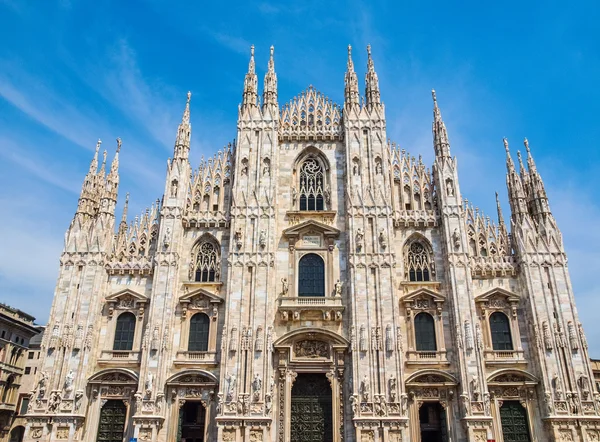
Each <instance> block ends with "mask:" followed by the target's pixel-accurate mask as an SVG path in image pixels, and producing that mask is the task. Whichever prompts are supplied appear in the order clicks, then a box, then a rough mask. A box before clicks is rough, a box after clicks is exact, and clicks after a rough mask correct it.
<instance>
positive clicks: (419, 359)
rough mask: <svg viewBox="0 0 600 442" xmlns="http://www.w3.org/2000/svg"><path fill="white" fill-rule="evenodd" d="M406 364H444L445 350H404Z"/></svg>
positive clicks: (445, 361)
mask: <svg viewBox="0 0 600 442" xmlns="http://www.w3.org/2000/svg"><path fill="white" fill-rule="evenodd" d="M406 356H407V363H408V364H415V365H418V364H446V363H448V360H447V359H446V351H445V350H444V351H414V350H409V351H407V352H406Z"/></svg>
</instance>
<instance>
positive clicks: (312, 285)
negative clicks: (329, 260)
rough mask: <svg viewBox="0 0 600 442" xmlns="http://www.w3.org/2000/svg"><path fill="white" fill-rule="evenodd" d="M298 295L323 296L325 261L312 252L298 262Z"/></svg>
mask: <svg viewBox="0 0 600 442" xmlns="http://www.w3.org/2000/svg"><path fill="white" fill-rule="evenodd" d="M298 296H325V263H324V262H323V258H321V257H320V256H319V255H316V254H314V253H310V254H308V255H304V256H303V257H302V258H301V259H300V262H299V263H298Z"/></svg>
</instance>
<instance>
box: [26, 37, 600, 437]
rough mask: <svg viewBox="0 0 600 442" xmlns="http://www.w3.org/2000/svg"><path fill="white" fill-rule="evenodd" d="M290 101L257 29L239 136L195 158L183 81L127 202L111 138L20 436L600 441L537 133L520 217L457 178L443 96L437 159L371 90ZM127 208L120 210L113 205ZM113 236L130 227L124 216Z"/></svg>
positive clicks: (518, 203) (522, 166)
mask: <svg viewBox="0 0 600 442" xmlns="http://www.w3.org/2000/svg"><path fill="white" fill-rule="evenodd" d="M344 92H345V93H344V104H343V106H338V105H337V104H335V103H333V102H332V101H331V100H330V99H328V98H327V97H326V96H324V95H323V94H322V93H320V92H318V91H317V90H316V89H315V88H313V87H312V86H310V87H309V88H308V89H307V90H306V91H305V92H303V93H301V94H300V95H299V96H298V97H295V98H294V99H293V100H291V101H290V102H289V103H286V104H285V105H282V106H280V105H279V103H278V97H277V77H276V74H275V64H274V58H273V48H272V47H271V56H270V60H269V65H268V71H267V73H266V75H265V78H264V88H263V93H262V100H259V98H258V78H257V75H256V74H255V62H254V48H252V51H251V58H250V64H249V69H248V73H247V74H246V76H245V80H244V91H243V97H242V103H241V105H240V107H239V114H238V123H237V137H236V141H235V142H233V143H232V144H229V145H228V146H227V147H226V148H225V149H223V150H222V151H220V152H218V153H217V154H216V155H215V156H213V157H212V158H210V159H208V160H207V161H204V160H203V161H201V163H200V165H199V167H198V168H197V169H195V168H193V167H192V165H191V164H190V162H189V160H188V156H189V152H190V135H191V125H190V94H188V99H187V104H186V106H185V111H184V113H183V118H182V121H181V124H180V125H179V128H178V131H177V137H176V141H175V148H174V153H173V158H172V159H170V160H169V162H168V168H167V176H166V183H165V189H164V195H163V197H162V199H161V200H160V201H157V202H156V203H155V204H154V205H152V207H151V208H150V209H148V210H147V211H146V212H145V214H144V215H143V216H141V217H140V218H137V217H136V218H135V221H134V222H132V223H130V224H128V223H127V202H126V205H125V209H124V213H123V215H122V218H121V221H120V223H118V224H117V222H116V221H115V206H116V203H117V191H118V187H119V172H118V168H119V150H120V147H121V142H120V140H117V142H118V147H117V152H116V155H115V157H114V159H113V160H112V163H111V165H110V168H109V167H108V165H107V163H106V153H105V154H104V160H103V161H102V162H101V165H100V167H98V165H99V164H98V163H99V161H98V151H99V148H100V143H98V145H97V147H96V155H95V156H94V158H93V160H92V163H91V165H90V168H89V171H88V173H87V175H86V177H85V180H84V183H83V188H82V191H81V196H80V198H79V204H78V207H77V211H76V214H75V216H74V218H73V221H72V222H71V225H70V226H69V228H68V230H67V233H66V236H65V248H64V252H63V253H62V256H61V258H60V273H59V277H58V283H57V286H56V291H55V295H54V302H53V305H52V311H51V315H50V320H49V323H48V328H47V332H46V336H45V337H44V342H43V350H42V353H43V361H42V368H41V370H40V372H39V375H38V378H37V380H36V387H35V390H34V391H33V392H32V393H31V394H32V397H31V402H30V406H29V410H28V414H27V427H26V432H25V441H28V442H30V441H44V442H49V441H52V442H54V441H59V440H64V441H69V442H71V441H85V442H123V441H128V440H130V439H131V438H136V439H137V440H138V441H153V442H180V441H185V442H209V441H210V442H216V441H223V442H234V441H235V442H258V441H269V442H317V441H318V442H342V441H346V442H466V441H477V442H482V441H487V440H488V439H495V440H496V441H504V442H509V441H529V442H533V441H539V442H542V441H598V440H600V397H599V394H598V393H596V392H595V390H594V388H593V384H592V380H593V375H592V371H591V367H590V362H589V356H588V352H587V343H586V339H585V335H584V333H583V330H582V326H581V323H580V322H579V319H578V315H577V311H576V308H575V299H574V295H573V291H572V288H571V282H570V279H569V271H568V266H567V258H566V254H565V250H564V247H563V242H562V238H561V233H560V231H559V229H558V227H557V225H556V222H555V219H554V217H553V216H552V213H551V211H550V208H549V205H548V198H547V196H546V192H545V189H544V184H543V181H542V179H541V176H540V173H539V172H538V170H537V169H536V165H535V162H534V160H533V157H532V156H531V153H530V149H529V145H528V142H527V140H525V149H526V151H527V155H526V158H525V159H522V158H521V156H520V154H519V156H518V161H519V171H517V169H516V168H515V165H514V163H513V160H512V158H511V155H510V153H509V147H508V142H507V141H506V140H504V147H505V149H506V166H507V175H506V182H507V187H508V197H509V201H510V208H511V215H510V220H509V224H510V231H511V233H510V234H509V233H508V227H509V226H507V224H506V223H505V221H504V219H503V216H502V212H501V210H500V205H499V204H498V220H497V222H493V221H491V220H490V218H489V217H487V216H484V215H483V214H482V213H481V212H479V210H477V209H474V208H473V206H471V205H470V204H468V203H467V200H466V199H465V198H463V195H462V193H461V189H460V185H459V179H458V170H457V162H456V158H453V157H452V156H451V153H450V143H449V141H448V135H447V132H446V127H445V125H444V122H443V120H442V115H441V112H440V109H439V107H438V103H437V101H436V96H435V92H434V93H433V148H434V151H435V159H434V162H433V165H432V167H431V170H430V169H429V168H428V167H426V166H425V164H423V162H422V160H421V158H420V157H419V159H415V157H413V156H411V155H409V154H408V153H407V152H406V151H405V150H403V149H400V148H399V147H398V146H397V145H396V144H395V143H393V142H390V141H388V138H387V136H386V119H385V107H384V105H383V103H382V102H381V97H380V91H379V84H378V78H377V74H376V72H375V67H374V63H373V59H372V57H371V51H370V48H368V65H367V73H366V88H365V92H364V97H363V98H361V95H360V93H359V87H358V79H357V74H356V73H355V71H354V65H353V62H352V57H351V51H350V48H348V65H347V71H346V74H345V91H344ZM115 224H117V225H115ZM115 232H116V233H115Z"/></svg>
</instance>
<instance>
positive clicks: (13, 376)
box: [0, 304, 39, 442]
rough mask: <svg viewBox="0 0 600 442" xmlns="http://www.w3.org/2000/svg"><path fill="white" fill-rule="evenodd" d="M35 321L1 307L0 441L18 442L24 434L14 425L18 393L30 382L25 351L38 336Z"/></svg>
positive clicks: (18, 402)
mask: <svg viewBox="0 0 600 442" xmlns="http://www.w3.org/2000/svg"><path fill="white" fill-rule="evenodd" d="M34 321H35V318H34V317H33V316H31V315H28V314H27V313H25V312H22V311H21V310H18V309H15V308H12V307H9V306H7V305H4V304H0V441H8V440H10V441H11V442H13V441H21V440H22V438H23V434H24V431H25V427H24V426H23V425H22V426H18V425H17V426H14V425H13V424H14V423H15V419H16V417H17V415H18V414H19V411H20V409H19V407H20V405H21V403H22V398H21V396H20V395H19V391H23V390H22V388H23V386H24V385H26V384H27V383H28V378H30V376H28V375H29V374H30V373H29V370H27V369H26V368H25V367H26V365H27V358H28V347H29V345H30V342H31V340H32V339H34V337H35V336H36V335H37V334H38V333H39V330H38V327H37V326H35V325H34ZM29 382H32V381H29ZM23 424H24V422H23Z"/></svg>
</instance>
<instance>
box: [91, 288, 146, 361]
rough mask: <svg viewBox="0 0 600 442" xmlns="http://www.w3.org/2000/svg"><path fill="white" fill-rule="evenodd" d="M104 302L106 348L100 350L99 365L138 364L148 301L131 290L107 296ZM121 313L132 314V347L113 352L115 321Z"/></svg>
mask: <svg viewBox="0 0 600 442" xmlns="http://www.w3.org/2000/svg"><path fill="white" fill-rule="evenodd" d="M105 301H106V316H107V319H108V322H107V331H108V335H107V337H106V341H105V342H106V343H107V344H106V345H108V346H109V347H108V348H105V349H103V350H102V354H101V356H100V358H99V361H98V362H99V363H110V362H115V363H120V364H125V365H130V364H134V365H137V364H139V356H140V351H141V347H142V334H143V333H142V332H143V328H144V315H145V312H146V310H147V308H148V305H149V304H150V299H148V297H147V296H145V295H142V294H141V293H138V292H135V291H133V290H131V289H125V290H121V291H119V292H117V293H113V294H111V295H108V296H107V297H106V298H105ZM123 313H132V314H133V315H134V316H135V318H136V320H135V332H134V335H133V346H132V348H131V350H113V343H114V341H115V333H116V326H117V320H116V318H118V317H119V316H120V315H122V314H123Z"/></svg>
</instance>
